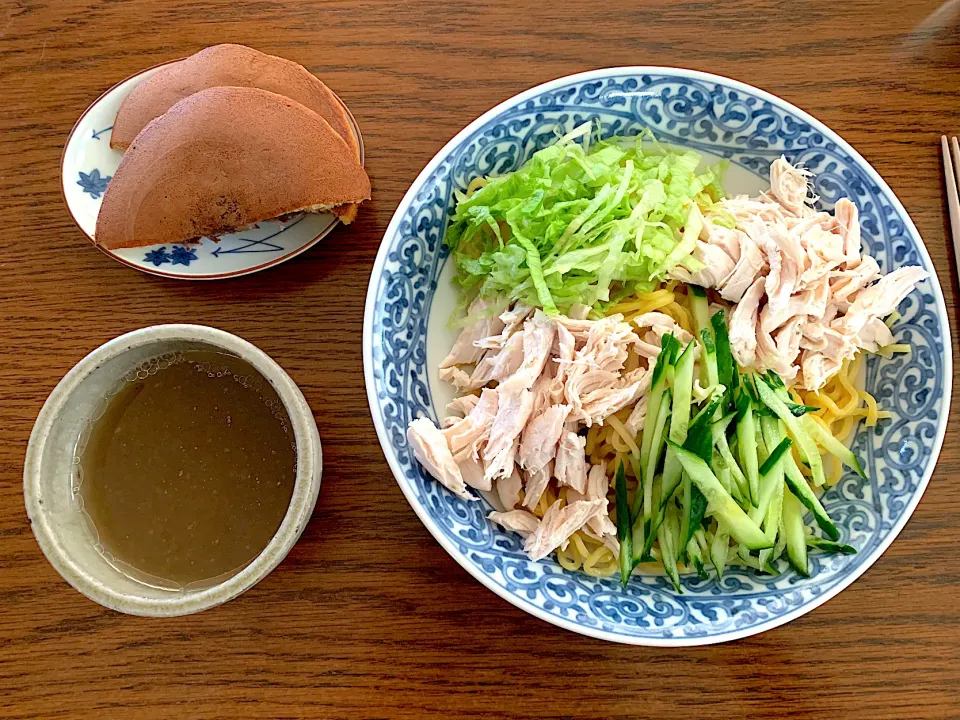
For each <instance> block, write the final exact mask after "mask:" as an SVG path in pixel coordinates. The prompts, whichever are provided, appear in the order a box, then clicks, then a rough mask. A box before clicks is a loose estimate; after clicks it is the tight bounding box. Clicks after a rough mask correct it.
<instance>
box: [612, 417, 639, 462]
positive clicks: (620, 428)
mask: <svg viewBox="0 0 960 720" xmlns="http://www.w3.org/2000/svg"><path fill="white" fill-rule="evenodd" d="M606 422H607V423H609V425H610V427H612V428H613V429H614V430H615V431H616V436H619V437H620V438H621V439H622V440H623V443H624V444H625V445H626V448H617V449H618V450H621V451H623V450H626V449H629V450H630V452H632V453H633V454H634V455H635V456H636V457H640V448H638V447H637V443H636V442H634V439H633V436H632V435H631V434H630V431H629V430H627V428H626V427H625V426H624V424H623V423H622V422H620V420H619V419H618V418H617V416H616V415H611V416H610V417H608V418H607V420H606Z"/></svg>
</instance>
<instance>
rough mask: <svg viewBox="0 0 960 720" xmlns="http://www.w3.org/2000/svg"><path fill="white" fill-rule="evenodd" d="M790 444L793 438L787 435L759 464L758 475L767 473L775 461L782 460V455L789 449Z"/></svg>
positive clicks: (773, 466)
mask: <svg viewBox="0 0 960 720" xmlns="http://www.w3.org/2000/svg"><path fill="white" fill-rule="evenodd" d="M791 445H793V440H791V439H790V438H788V437H785V438H784V439H783V440H781V441H780V442H779V443H778V444H777V446H776V447H775V448H774V449H773V451H772V452H771V453H770V455H768V456H767V459H766V460H764V461H763V465H761V466H760V477H763V476H764V475H768V474H769V473H770V471H771V470H773V468H775V467H776V466H777V463H779V462H780V461H781V460H783V456H784V455H786V454H787V452H788V451H789V450H790V446H791Z"/></svg>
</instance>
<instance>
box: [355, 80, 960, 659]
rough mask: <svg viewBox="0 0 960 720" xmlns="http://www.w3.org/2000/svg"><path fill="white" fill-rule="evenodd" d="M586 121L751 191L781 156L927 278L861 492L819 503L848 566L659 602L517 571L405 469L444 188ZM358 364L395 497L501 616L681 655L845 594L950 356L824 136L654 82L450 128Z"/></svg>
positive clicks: (899, 483)
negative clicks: (495, 601)
mask: <svg viewBox="0 0 960 720" xmlns="http://www.w3.org/2000/svg"><path fill="white" fill-rule="evenodd" d="M586 120H598V121H599V122H600V123H601V127H602V129H603V132H604V133H605V134H608V135H613V134H618V135H633V134H636V133H637V132H639V131H640V130H641V129H643V128H645V127H650V128H652V129H653V131H654V132H655V133H656V134H657V136H658V137H659V138H660V139H661V140H665V141H667V142H671V143H676V144H679V145H684V146H687V147H692V148H695V149H698V150H701V151H704V152H707V153H711V154H713V155H716V156H719V157H722V158H726V159H728V160H729V161H730V162H731V163H733V164H735V165H737V166H739V167H741V168H744V169H746V170H748V171H750V172H752V173H755V174H756V175H757V176H759V177H761V178H766V176H767V174H768V171H769V166H770V163H771V162H772V161H773V160H774V159H775V158H776V157H778V156H780V155H781V154H785V155H786V156H787V158H788V159H789V160H791V161H792V162H794V163H801V164H803V165H804V166H806V167H807V168H809V169H810V170H812V171H813V172H814V173H815V174H816V188H815V189H816V192H817V194H819V196H820V198H821V200H820V202H821V204H822V205H823V206H824V207H825V208H827V209H829V208H831V207H832V205H833V202H834V201H835V200H836V199H838V198H840V197H844V196H846V197H850V198H852V199H853V200H854V201H855V202H856V203H857V205H858V206H859V208H860V211H861V218H862V226H863V234H864V241H865V245H866V249H868V250H869V252H870V253H872V254H873V255H874V257H875V258H876V259H877V260H878V262H879V263H880V265H881V267H882V268H883V269H884V270H885V271H889V270H891V269H893V268H896V267H899V266H901V265H907V264H920V265H923V266H924V267H926V268H927V269H928V270H930V271H931V273H933V278H932V279H931V280H928V281H925V282H923V283H922V284H921V285H920V287H919V289H918V290H917V291H916V292H914V293H912V294H911V295H910V296H909V297H908V298H907V299H906V300H905V301H904V302H903V304H902V305H901V307H900V312H901V314H902V316H903V319H902V320H901V321H900V322H899V323H898V324H897V326H896V328H895V329H896V334H897V338H898V342H905V343H910V344H911V346H912V347H913V352H912V354H910V355H899V356H896V358H895V359H893V360H881V359H878V358H873V359H872V360H871V361H869V362H868V363H867V374H866V385H867V388H868V389H869V390H870V391H871V392H873V394H874V395H875V396H876V397H877V400H878V401H879V402H880V403H881V404H882V405H883V406H884V408H885V409H888V410H890V411H891V412H892V414H893V418H892V419H891V420H889V421H884V422H883V423H881V425H880V426H879V427H877V428H876V429H875V430H873V431H864V432H861V433H860V434H859V435H858V437H857V439H856V443H855V445H854V449H855V451H856V452H857V454H858V455H859V457H860V458H861V460H862V462H863V464H864V465H865V467H866V469H867V472H868V474H869V477H870V482H869V483H864V482H862V481H861V480H859V478H857V477H856V476H855V475H853V474H852V473H848V474H847V475H845V476H844V477H843V478H842V479H841V481H840V482H839V483H838V484H837V485H836V486H835V487H834V488H832V489H831V490H830V491H829V492H828V493H827V494H826V495H825V496H824V498H823V501H824V505H825V506H826V507H827V509H828V511H829V512H830V513H831V515H832V517H833V518H834V519H835V520H836V522H837V525H838V527H839V528H840V530H841V533H842V538H841V539H842V540H843V542H845V543H849V544H851V545H853V546H855V547H856V548H857V550H858V554H857V555H853V556H842V555H841V556H825V555H821V554H817V553H811V577H810V578H801V577H799V576H798V575H796V574H795V573H793V572H785V573H783V574H782V575H780V576H778V577H769V576H761V575H758V574H756V573H754V572H753V571H750V570H745V569H738V568H732V569H731V570H729V571H728V572H727V573H725V574H724V577H723V578H722V579H718V578H717V577H716V576H715V575H711V577H710V578H709V579H706V580H702V579H699V578H697V577H696V576H693V575H691V576H687V577H684V579H683V587H684V593H683V594H682V595H681V594H677V593H676V592H675V591H674V590H673V589H672V588H671V587H670V585H669V583H668V582H667V581H666V580H665V579H664V578H663V577H661V576H657V575H638V574H635V575H634V577H633V578H632V579H631V581H630V583H629V585H628V587H627V588H626V590H623V589H621V588H620V587H619V583H618V582H617V581H616V580H614V579H605V580H598V579H595V578H591V577H589V576H587V575H584V574H582V573H569V572H566V571H564V570H562V569H561V568H560V566H559V565H558V564H557V563H556V562H555V561H553V560H548V561H543V562H540V563H533V562H531V561H530V560H529V559H527V558H526V556H525V555H524V554H523V553H522V551H521V542H520V539H519V538H518V537H517V536H516V535H513V534H511V533H506V532H503V531H501V530H500V529H499V528H498V527H497V526H495V525H493V524H492V523H490V522H488V521H487V519H486V514H487V512H489V510H490V506H489V505H488V504H487V503H486V502H485V501H479V502H464V501H463V500H460V499H459V498H457V497H455V496H454V495H453V494H451V493H450V492H448V491H447V490H446V489H444V488H443V487H441V486H440V485H439V483H436V482H435V481H433V480H432V479H431V478H429V477H428V476H427V475H426V474H425V473H424V472H423V470H422V469H421V468H420V466H419V465H418V464H417V463H416V462H415V460H414V459H413V458H412V456H411V453H410V451H409V449H408V447H407V442H406V436H405V431H406V426H407V424H408V422H409V421H410V420H411V419H412V418H414V417H417V416H427V417H432V418H434V419H436V417H437V414H438V413H437V412H436V409H435V408H434V406H433V400H432V397H431V392H430V387H429V380H428V375H429V373H428V367H427V350H426V344H427V320H428V317H429V315H430V313H431V311H435V312H439V313H443V314H446V313H448V312H449V308H436V309H434V308H433V307H432V301H433V297H434V293H435V291H436V288H437V283H438V279H439V276H440V272H441V270H442V269H443V266H444V262H445V260H446V257H447V254H446V250H445V248H444V246H443V243H442V239H443V233H444V230H445V227H446V225H447V222H448V216H449V213H450V211H451V209H452V205H453V190H454V188H459V189H464V188H465V187H466V185H467V184H468V183H469V181H470V180H471V179H473V178H474V177H477V176H480V175H489V174H494V175H496V174H502V173H505V172H509V171H511V170H513V169H515V168H517V167H518V166H519V165H520V164H522V163H523V162H524V161H525V160H526V159H527V158H529V156H530V155H531V154H532V153H533V152H534V151H536V150H537V149H539V148H542V147H544V146H545V145H547V144H548V143H550V142H552V141H553V140H554V138H555V137H556V135H555V130H556V128H557V127H558V126H560V127H562V128H564V129H570V128H571V127H572V126H573V125H575V124H578V123H581V122H583V121H586ZM364 343H365V347H364V363H365V371H366V379H367V391H368V397H369V399H370V406H371V410H372V412H373V415H374V421H375V424H376V426H377V430H378V433H379V436H380V441H381V445H382V446H383V449H384V452H385V454H386V456H387V459H388V461H389V463H390V465H391V468H392V469H393V471H394V474H395V476H396V478H397V481H398V483H399V484H400V486H401V489H402V490H403V491H404V494H405V495H406V497H407V499H408V500H409V501H410V503H411V505H412V506H413V507H414V509H415V510H416V512H417V514H418V515H419V516H420V518H421V519H422V520H423V521H424V523H425V524H426V526H427V527H428V529H429V530H430V531H431V532H432V533H433V534H434V536H435V537H436V538H437V539H438V540H439V541H440V543H441V544H442V545H443V546H444V548H445V549H447V551H448V552H450V553H451V555H453V556H454V557H455V558H456V559H457V560H458V562H460V563H461V564H462V565H463V566H464V567H465V568H466V569H467V570H469V571H470V572H471V573H472V574H473V575H474V576H475V577H477V578H478V579H479V580H481V581H482V582H483V583H484V584H485V585H487V586H488V587H489V588H491V589H492V590H494V591H495V592H497V593H498V594H499V595H501V596H502V597H504V598H506V599H507V600H509V601H510V602H512V603H514V604H515V605H517V606H518V607H520V608H522V609H524V610H526V611H528V612H531V613H533V614H535V615H537V616H538V617H541V618H543V619H546V620H548V621H550V622H553V623H555V624H558V625H561V626H563V627H566V628H568V629H571V630H575V631H577V632H582V633H585V634H589V635H593V636H596V637H600V638H604V639H608V640H616V641H621V642H632V643H639V644H652V645H691V644H700V643H707V642H718V641H723V640H730V639H734V638H737V637H743V636H746V635H750V634H753V633H756V632H761V631H763V630H766V629H769V628H772V627H776V626H777V625H779V624H782V623H784V622H787V621H789V620H790V619H792V618H794V617H797V616H799V615H801V614H803V613H804V612H807V611H809V610H810V609H812V608H814V607H816V606H817V605H819V604H820V603H822V602H824V601H825V600H826V599H829V598H830V597H832V596H833V595H834V594H836V593H837V592H839V591H840V590H842V589H843V588H844V587H846V586H847V585H848V584H849V583H850V582H852V581H853V580H854V579H855V578H856V577H858V576H859V575H860V574H861V573H862V572H864V571H865V570H866V568H867V567H869V565H870V564H872V562H873V561H874V560H875V559H876V558H877V557H878V556H879V555H880V553H882V551H883V550H884V549H885V548H886V547H887V545H889V543H890V542H892V540H893V538H894V537H895V536H896V534H897V533H898V532H899V530H900V529H901V528H902V527H903V525H904V524H905V522H906V520H907V518H908V517H909V515H910V513H911V512H912V510H913V508H914V507H915V505H916V503H917V502H918V501H919V498H920V495H921V493H922V491H923V488H924V487H925V485H926V483H927V481H928V480H929V477H930V473H931V472H932V468H933V465H934V463H935V461H936V457H937V454H938V452H939V447H940V443H941V442H942V438H943V432H944V426H945V421H946V413H945V408H947V407H948V406H949V394H950V382H951V371H950V363H951V349H950V345H949V343H950V340H949V336H948V331H947V323H946V316H945V309H944V305H943V298H942V294H941V292H940V287H939V284H938V283H937V281H936V274H935V272H934V268H933V267H932V265H931V262H930V259H929V257H928V255H927V253H926V250H925V249H924V248H923V243H922V241H921V239H920V237H919V235H918V234H917V231H916V228H915V227H914V226H913V223H912V222H911V220H910V218H909V217H908V216H907V214H906V211H905V210H904V209H903V207H902V206H901V205H900V203H899V201H898V200H897V199H896V197H895V196H894V194H893V192H892V191H891V190H890V189H889V187H887V186H886V184H885V183H884V182H883V180H882V179H880V177H879V176H878V175H877V174H876V172H875V171H874V170H873V169H872V168H871V167H870V166H869V165H868V164H867V163H866V161H864V160H863V159H862V158H861V157H860V156H859V155H858V154H857V153H856V152H855V151H854V150H853V149H852V148H850V147H849V146H848V145H847V144H846V143H845V142H844V141H843V140H842V139H840V138H839V136H837V135H836V134H835V133H833V132H832V131H830V130H829V129H828V128H826V127H825V126H823V125H822V124H820V123H819V122H817V121H816V120H814V119H813V118H811V117H809V116H807V115H806V114H805V113H803V112H802V111H800V110H798V109H796V108H794V107H792V106H790V105H789V104H787V103H785V102H783V101H782V100H779V99H778V98H775V97H774V96H771V95H769V94H767V93H764V92H762V91H759V90H756V89H755V88H751V87H749V86H746V85H743V84H741V83H737V82H734V81H730V80H726V79H724V78H720V77H717V76H712V75H706V74H702V73H695V72H691V71H683V70H671V69H665V68H622V69H612V70H606V71H595V72H592V73H585V74H583V75H580V76H574V77H571V78H565V79H561V80H558V81H555V82H553V83H548V84H547V85H545V86H541V87H540V88H535V89H533V90H531V91H529V92H527V93H524V94H522V95H520V96H518V97H517V98H514V99H512V100H510V101H507V102H506V103H504V104H503V105H501V106H499V107H498V108H495V109H494V110H491V111H490V112H489V113H487V114H486V115H485V116H483V117H481V118H480V119H478V120H477V121H476V122H475V123H473V124H472V125H471V126H469V127H468V128H467V129H466V130H464V131H463V132H462V133H461V134H460V135H458V136H457V137H456V138H454V140H452V141H451V142H450V143H449V144H448V145H447V146H446V147H445V148H444V149H443V150H441V152H440V153H439V154H438V155H437V156H436V157H435V158H434V160H433V161H432V162H431V163H430V164H429V165H428V166H427V168H425V169H424V171H423V173H421V175H420V177H419V178H417V180H416V181H415V182H414V184H413V186H412V187H411V190H410V192H408V194H407V196H406V197H405V198H404V200H403V201H402V202H401V204H400V207H399V208H398V210H397V212H396V214H395V216H394V218H393V221H392V222H391V224H390V227H389V229H388V230H387V233H386V235H385V237H384V239H383V244H382V246H381V250H380V254H379V256H378V258H377V264H376V266H375V268H374V272H373V275H372V277H371V282H370V289H369V292H368V298H367V314H366V320H365V328H364Z"/></svg>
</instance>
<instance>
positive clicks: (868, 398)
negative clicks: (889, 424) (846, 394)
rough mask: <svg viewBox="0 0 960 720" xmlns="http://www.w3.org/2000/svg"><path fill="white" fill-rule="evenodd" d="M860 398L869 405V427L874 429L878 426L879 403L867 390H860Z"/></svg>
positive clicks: (867, 423)
mask: <svg viewBox="0 0 960 720" xmlns="http://www.w3.org/2000/svg"><path fill="white" fill-rule="evenodd" d="M858 392H859V394H860V397H861V398H862V399H863V401H864V402H865V403H866V404H867V419H866V425H867V427H874V426H875V425H876V424H877V401H876V399H875V398H874V397H873V395H871V394H870V393H868V392H867V391H866V390H859V391H858Z"/></svg>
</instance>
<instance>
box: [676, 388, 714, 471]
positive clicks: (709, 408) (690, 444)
mask: <svg viewBox="0 0 960 720" xmlns="http://www.w3.org/2000/svg"><path fill="white" fill-rule="evenodd" d="M721 402H723V394H722V393H715V394H714V396H713V397H712V398H711V399H710V401H709V402H708V403H707V404H706V405H704V406H703V408H702V409H701V410H700V412H698V413H697V414H696V416H695V417H694V418H693V421H692V422H691V423H690V427H689V429H688V430H687V439H686V440H684V442H683V446H684V447H685V448H686V449H687V450H689V451H690V452H692V453H696V454H697V455H699V456H700V457H702V458H703V459H704V460H706V461H707V462H710V459H711V457H712V456H713V423H712V422H711V418H713V415H714V413H715V412H716V410H717V409H718V408H719V407H720V403H721Z"/></svg>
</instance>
